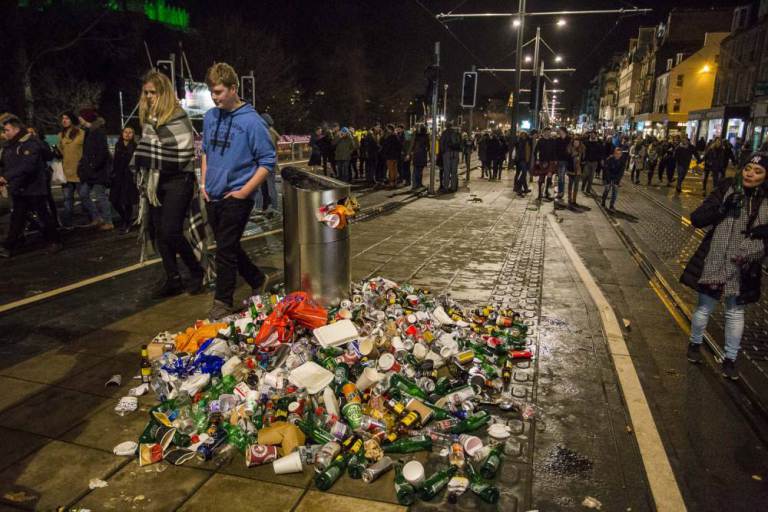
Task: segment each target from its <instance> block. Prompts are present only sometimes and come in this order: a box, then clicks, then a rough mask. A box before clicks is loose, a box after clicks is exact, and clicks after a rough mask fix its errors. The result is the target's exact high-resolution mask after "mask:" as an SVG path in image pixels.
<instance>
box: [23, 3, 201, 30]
mask: <svg viewBox="0 0 768 512" xmlns="http://www.w3.org/2000/svg"><path fill="white" fill-rule="evenodd" d="M54 3H55V2H54V0H37V1H35V0H19V4H18V5H19V7H26V8H30V7H31V8H37V9H46V8H48V7H52V6H53V5H54ZM68 3H72V4H82V3H83V2H82V1H79V2H78V1H77V0H70V1H69V2H68ZM93 3H101V4H102V5H103V6H104V7H106V8H107V9H111V10H113V11H118V12H133V13H142V14H144V16H146V17H147V19H149V20H152V21H155V22H157V23H162V24H163V25H167V26H169V27H172V28H175V29H179V30H187V29H188V28H189V11H187V10H186V9H183V8H181V7H174V6H172V5H168V4H167V3H166V1H165V0H108V1H106V2H93Z"/></svg>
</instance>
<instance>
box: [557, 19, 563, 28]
mask: <svg viewBox="0 0 768 512" xmlns="http://www.w3.org/2000/svg"><path fill="white" fill-rule="evenodd" d="M557 26H558V27H564V26H565V19H564V18H560V19H559V20H557Z"/></svg>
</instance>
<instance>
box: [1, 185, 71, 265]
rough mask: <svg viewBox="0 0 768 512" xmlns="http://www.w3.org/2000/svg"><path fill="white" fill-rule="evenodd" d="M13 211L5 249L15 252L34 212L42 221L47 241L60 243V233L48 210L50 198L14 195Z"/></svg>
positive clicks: (12, 197)
mask: <svg viewBox="0 0 768 512" xmlns="http://www.w3.org/2000/svg"><path fill="white" fill-rule="evenodd" d="M11 199H12V200H13V210H11V223H10V226H9V227H8V236H7V237H6V239H5V243H4V244H3V245H5V248H6V249H8V250H9V251H13V250H14V249H15V248H16V247H17V246H18V244H19V239H20V238H21V235H22V234H23V233H24V227H25V226H26V225H27V219H28V218H29V215H30V214H32V213H33V212H34V213H36V214H37V218H38V219H39V220H40V225H41V226H40V227H41V229H42V232H43V236H44V237H45V240H46V241H47V242H49V243H59V232H58V231H57V230H56V225H55V224H54V221H53V217H51V211H50V210H49V208H48V196H45V195H38V196H22V195H12V196H11Z"/></svg>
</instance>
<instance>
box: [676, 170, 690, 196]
mask: <svg viewBox="0 0 768 512" xmlns="http://www.w3.org/2000/svg"><path fill="white" fill-rule="evenodd" d="M687 174H688V166H686V165H678V166H677V190H681V189H682V188H683V181H684V180H685V176H686V175H687Z"/></svg>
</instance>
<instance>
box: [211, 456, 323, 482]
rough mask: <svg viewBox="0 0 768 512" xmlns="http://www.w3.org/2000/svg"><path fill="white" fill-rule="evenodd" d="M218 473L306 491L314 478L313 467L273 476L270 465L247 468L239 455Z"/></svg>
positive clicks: (243, 459)
mask: <svg viewBox="0 0 768 512" xmlns="http://www.w3.org/2000/svg"><path fill="white" fill-rule="evenodd" d="M219 473H224V474H227V475H232V476H237V477H240V478H247V479H250V480H259V481H262V482H271V483H274V484H278V485H280V486H282V487H296V488H299V489H306V488H307V486H308V485H310V482H311V481H312V479H313V478H314V477H315V470H314V467H313V466H304V468H303V471H301V472H300V473H288V474H284V475H277V474H275V470H274V469H272V464H262V465H261V466H254V467H251V468H249V467H247V466H246V465H245V458H244V457H243V455H242V454H241V453H239V452H238V453H237V454H235V456H234V457H233V458H232V460H231V461H230V462H229V463H228V464H226V465H224V466H222V467H221V468H219Z"/></svg>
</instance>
